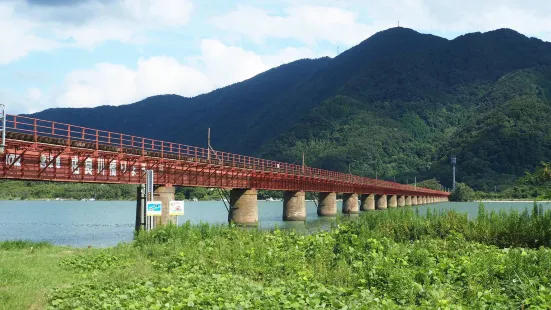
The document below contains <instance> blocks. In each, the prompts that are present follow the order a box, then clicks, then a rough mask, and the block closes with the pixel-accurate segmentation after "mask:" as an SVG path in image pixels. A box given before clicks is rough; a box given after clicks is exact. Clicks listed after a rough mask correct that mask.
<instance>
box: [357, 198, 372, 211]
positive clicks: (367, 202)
mask: <svg viewBox="0 0 551 310" xmlns="http://www.w3.org/2000/svg"><path fill="white" fill-rule="evenodd" d="M361 201H362V205H361V206H360V210H362V211H372V210H375V194H362V197H361Z"/></svg>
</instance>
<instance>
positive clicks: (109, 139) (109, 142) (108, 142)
mask: <svg viewBox="0 0 551 310" xmlns="http://www.w3.org/2000/svg"><path fill="white" fill-rule="evenodd" d="M107 144H111V132H108V133H107Z"/></svg>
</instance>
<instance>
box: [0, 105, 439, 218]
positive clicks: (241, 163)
mask: <svg viewBox="0 0 551 310" xmlns="http://www.w3.org/2000/svg"><path fill="white" fill-rule="evenodd" d="M3 129H4V132H5V141H4V142H3V143H5V148H4V150H3V152H2V153H1V154H0V178H2V179H18V180H48V181H59V182H95V183H123V184H143V183H145V172H146V170H153V171H154V172H155V173H154V175H155V179H154V183H155V184H159V185H162V187H161V188H159V189H158V191H159V192H160V193H164V194H160V195H168V197H169V198H167V199H170V195H172V197H173V196H174V189H173V187H172V186H200V187H213V188H226V189H231V195H230V206H231V208H230V215H229V219H230V220H233V221H236V222H239V223H245V224H247V223H256V221H258V213H257V203H256V190H257V189H266V190H282V191H285V199H284V216H283V217H284V219H286V220H304V218H305V209H304V204H305V203H304V192H307V191H311V192H319V193H320V196H319V204H318V214H319V215H320V216H324V215H335V214H336V210H337V209H336V193H343V194H344V195H343V197H344V198H343V212H344V213H358V212H359V210H358V209H359V207H358V194H361V210H364V211H367V210H374V209H386V208H387V207H403V206H407V205H417V204H425V203H433V202H440V201H447V198H448V196H449V193H448V192H442V191H435V190H431V189H426V188H419V187H414V186H410V185H404V184H399V183H393V182H387V181H382V180H375V179H370V178H366V177H360V176H354V175H351V174H345V173H340V172H333V171H328V170H322V169H317V168H312V167H307V166H302V165H293V164H288V163H284V162H278V161H271V160H264V159H260V158H255V157H249V156H243V155H238V154H231V153H226V152H219V151H214V150H212V149H207V148H201V147H197V146H190V145H184V144H179V143H173V142H167V141H160V140H154V139H149V138H143V137H136V136H132V135H126V134H122V133H113V132H108V131H103V130H98V129H91V128H85V127H81V126H76V125H70V124H63V123H58V122H52V121H47V120H40V119H36V118H30V117H26V116H18V115H9V114H8V115H6V117H5V127H4V128H3ZM163 199H164V198H163ZM172 199H173V198H172ZM375 200H377V203H376V204H377V206H375ZM163 218H164V216H163ZM166 218H168V216H166Z"/></svg>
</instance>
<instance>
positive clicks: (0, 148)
mask: <svg viewBox="0 0 551 310" xmlns="http://www.w3.org/2000/svg"><path fill="white" fill-rule="evenodd" d="M0 119H1V120H2V144H0V154H4V151H5V150H6V106H5V105H4V104H0Z"/></svg>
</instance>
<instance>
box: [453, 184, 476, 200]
mask: <svg viewBox="0 0 551 310" xmlns="http://www.w3.org/2000/svg"><path fill="white" fill-rule="evenodd" d="M475 197H476V196H475V192H474V190H473V189H472V188H470V187H469V186H467V185H466V184H464V183H456V184H455V189H454V190H453V191H452V193H451V195H450V201H473V200H475Z"/></svg>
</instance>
